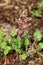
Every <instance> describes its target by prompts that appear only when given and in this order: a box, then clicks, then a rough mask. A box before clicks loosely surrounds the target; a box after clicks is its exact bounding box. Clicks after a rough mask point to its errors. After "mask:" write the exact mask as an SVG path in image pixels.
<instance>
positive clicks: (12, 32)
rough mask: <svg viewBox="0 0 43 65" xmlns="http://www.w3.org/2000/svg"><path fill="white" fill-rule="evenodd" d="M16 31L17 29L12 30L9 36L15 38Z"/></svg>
mask: <svg viewBox="0 0 43 65" xmlns="http://www.w3.org/2000/svg"><path fill="white" fill-rule="evenodd" d="M17 31H18V30H17V29H13V30H12V31H11V33H10V34H11V35H12V36H15V35H16V34H17Z"/></svg>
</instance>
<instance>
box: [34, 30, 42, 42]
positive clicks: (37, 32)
mask: <svg viewBox="0 0 43 65" xmlns="http://www.w3.org/2000/svg"><path fill="white" fill-rule="evenodd" d="M33 36H34V37H35V38H36V39H38V41H40V40H41V39H42V34H41V32H40V30H36V31H35V32H34V35H33Z"/></svg>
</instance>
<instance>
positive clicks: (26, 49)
mask: <svg viewBox="0 0 43 65" xmlns="http://www.w3.org/2000/svg"><path fill="white" fill-rule="evenodd" d="M16 34H17V30H13V32H12V31H11V32H10V33H8V34H4V32H1V33H0V41H1V42H0V56H2V55H3V54H4V55H7V54H9V53H10V52H11V51H13V50H14V51H15V52H17V53H19V54H20V58H21V59H22V60H26V58H27V57H33V56H34V54H35V53H36V52H37V50H38V49H40V50H41V49H43V42H41V39H42V34H41V31H40V30H36V31H35V32H34V34H33V35H32V36H31V35H30V34H29V33H28V32H26V31H24V33H23V35H22V37H20V36H17V37H15V35H16ZM32 37H33V38H35V39H36V40H37V41H38V42H40V43H38V48H37V50H36V49H35V48H34V44H36V40H35V39H34V42H31V41H30V39H31V38H32ZM31 43H32V46H31ZM38 52H39V50H38Z"/></svg>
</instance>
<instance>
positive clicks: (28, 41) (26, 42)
mask: <svg viewBox="0 0 43 65" xmlns="http://www.w3.org/2000/svg"><path fill="white" fill-rule="evenodd" d="M24 45H25V47H28V46H29V45H30V40H28V38H26V39H25V42H24Z"/></svg>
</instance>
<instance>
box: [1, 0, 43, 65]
mask: <svg viewBox="0 0 43 65" xmlns="http://www.w3.org/2000/svg"><path fill="white" fill-rule="evenodd" d="M41 1H42V0H8V2H7V1H6V0H0V29H1V28H3V27H5V28H7V29H8V32H9V31H10V30H11V29H12V28H13V27H15V28H17V29H19V31H18V35H21V34H22V31H23V30H27V31H28V32H29V33H30V34H33V32H34V31H35V30H36V29H40V30H41V32H42V34H43V17H42V18H37V17H35V16H34V15H32V14H31V13H30V12H29V11H30V10H32V9H34V8H35V7H36V5H37V3H38V2H41ZM5 2H7V3H6V4H5ZM2 3H4V5H3V4H2ZM42 14H43V10H42ZM41 55H43V52H41V53H40V55H39V56H36V57H35V58H31V59H30V58H27V59H26V60H25V61H22V62H21V61H20V60H19V54H17V53H12V54H9V55H8V56H6V60H7V64H6V65H43V58H41ZM0 65H4V56H3V57H1V58H0Z"/></svg>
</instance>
